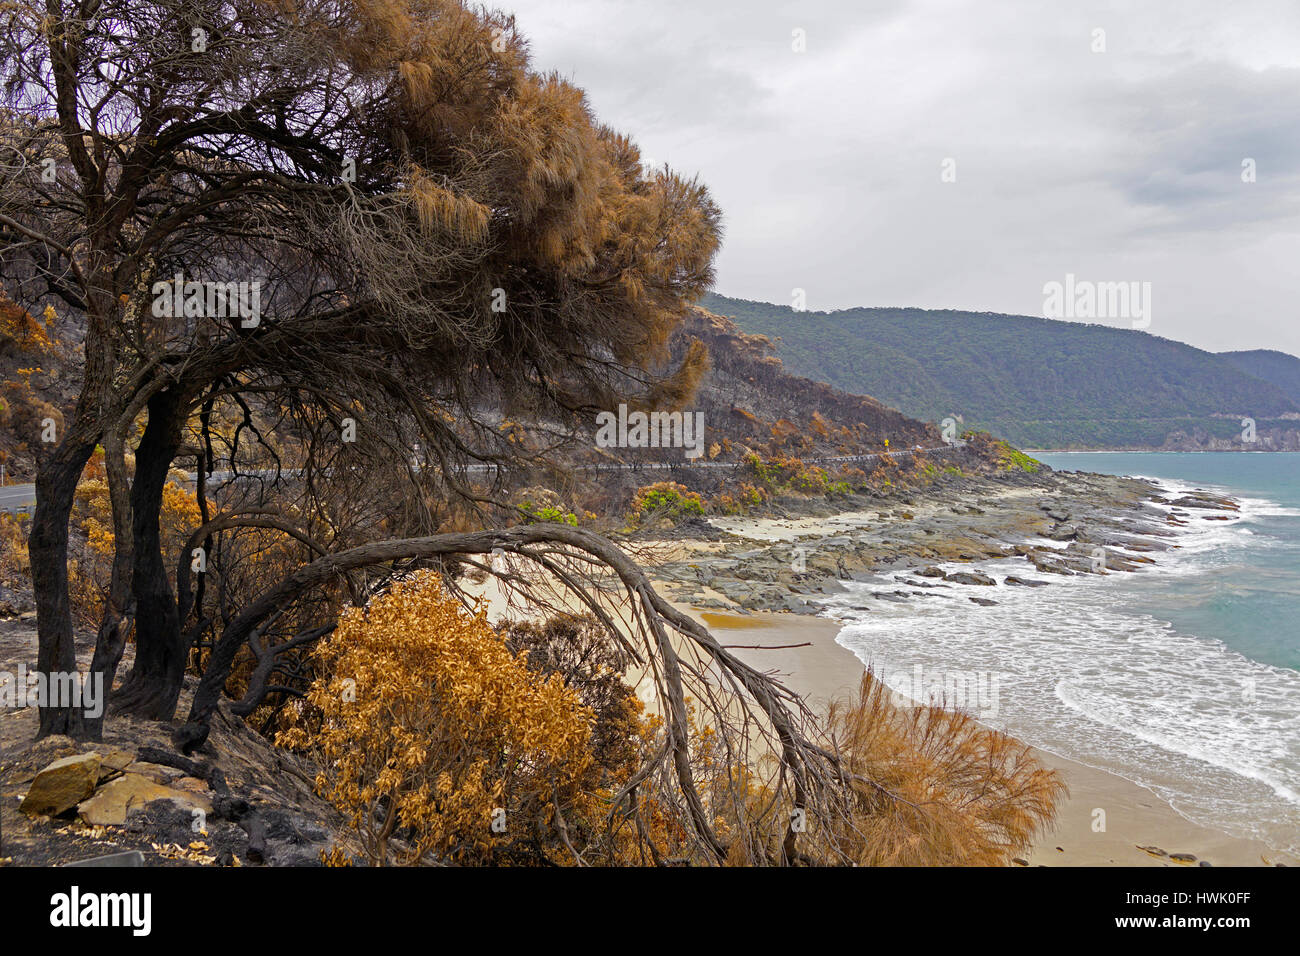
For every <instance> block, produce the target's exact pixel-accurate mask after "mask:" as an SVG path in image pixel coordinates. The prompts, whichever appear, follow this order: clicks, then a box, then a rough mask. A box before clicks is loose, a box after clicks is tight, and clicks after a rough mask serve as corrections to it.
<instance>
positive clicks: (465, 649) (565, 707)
mask: <svg viewBox="0 0 1300 956" xmlns="http://www.w3.org/2000/svg"><path fill="white" fill-rule="evenodd" d="M317 657H318V662H319V664H320V668H321V670H320V672H321V674H322V675H323V676H322V677H320V678H319V679H318V680H316V681H315V682H314V683H313V684H312V686H311V688H310V690H309V691H308V693H307V696H306V701H305V705H304V706H303V707H302V708H300V710H299V712H298V714H297V716H296V719H295V720H294V722H293V724H292V725H291V726H290V727H289V728H288V729H287V730H285V731H283V732H281V733H280V734H279V735H278V736H277V742H278V743H280V744H281V745H282V746H287V747H293V748H296V749H300V750H305V751H307V752H308V753H310V754H311V755H312V756H313V757H314V758H315V760H316V762H317V764H318V766H319V767H320V768H321V770H320V773H319V774H318V776H317V778H316V785H317V787H318V789H319V792H320V793H321V794H322V795H323V796H324V797H325V798H326V799H328V800H329V801H330V802H331V803H333V804H334V805H335V806H336V807H338V808H339V809H340V810H341V811H342V812H343V813H344V814H345V815H346V816H347V817H348V818H349V820H350V821H351V824H352V826H353V827H354V828H355V831H356V834H357V838H358V840H359V843H360V845H361V850H362V852H363V854H364V856H365V857H366V859H367V860H368V861H369V862H370V863H371V864H372V865H388V864H398V865H418V864H421V863H431V862H435V861H447V862H456V863H502V862H513V861H517V860H520V859H524V860H527V861H529V862H532V861H537V860H536V853H537V852H538V847H539V846H540V847H541V848H542V851H543V852H546V853H547V855H548V857H549V856H550V855H551V853H553V854H554V859H552V860H550V862H555V863H563V862H565V859H564V856H565V855H566V852H567V851H566V849H565V848H564V845H563V834H564V833H565V831H566V829H567V824H566V823H565V820H566V819H568V818H570V817H581V816H587V815H589V814H590V807H588V805H587V804H588V801H589V800H590V799H591V798H590V797H589V796H588V794H587V793H585V792H584V791H583V789H582V787H581V783H582V782H583V781H584V779H585V778H587V776H588V773H589V769H590V766H591V763H592V761H593V759H594V757H593V754H592V751H591V747H590V739H591V731H592V721H593V715H592V712H591V710H590V709H588V708H586V707H584V706H583V705H582V703H581V702H580V700H579V697H578V694H577V692H576V691H575V690H574V689H572V688H570V687H566V686H565V684H564V682H563V680H561V679H560V678H559V677H558V676H557V675H551V676H549V677H543V676H542V675H539V674H537V673H534V672H533V671H530V670H529V668H528V667H527V664H526V662H525V661H524V660H522V659H521V658H518V657H516V656H515V655H513V654H512V653H511V652H510V650H509V649H508V648H507V646H506V644H505V642H504V641H503V639H502V637H501V636H500V635H498V634H497V633H496V632H495V631H494V630H493V628H492V626H491V625H490V624H489V623H488V620H487V616H486V612H485V611H484V610H483V609H480V610H479V611H478V612H477V613H474V614H470V613H468V612H467V611H466V610H465V609H464V608H463V607H462V606H461V605H460V604H459V603H458V602H457V601H456V600H454V599H453V598H452V597H450V596H449V595H447V594H446V593H445V591H444V590H443V587H442V582H441V579H440V578H439V577H438V575H437V574H434V573H432V572H418V573H416V574H414V575H412V576H411V577H409V578H407V579H405V580H403V581H400V582H398V583H397V584H395V585H394V586H393V587H392V588H390V589H389V590H388V591H387V592H386V593H385V594H383V595H381V596H379V597H377V598H375V599H374V600H373V601H371V602H370V604H369V606H368V607H366V608H352V609H349V610H347V611H346V612H344V614H343V615H342V616H341V618H340V619H339V624H338V627H337V628H336V630H335V631H334V633H333V634H332V635H331V636H330V637H329V639H327V640H326V641H324V642H323V643H322V644H321V646H320V647H319V648H318V650H317ZM494 824H496V826H495V827H494ZM529 854H532V858H531V859H529ZM537 862H540V861H537Z"/></svg>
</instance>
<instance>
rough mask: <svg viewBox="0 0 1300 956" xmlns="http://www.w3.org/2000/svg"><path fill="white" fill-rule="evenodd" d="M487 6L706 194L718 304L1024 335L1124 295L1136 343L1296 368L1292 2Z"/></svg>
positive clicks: (1299, 139) (1297, 203)
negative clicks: (1047, 289)
mask: <svg viewBox="0 0 1300 956" xmlns="http://www.w3.org/2000/svg"><path fill="white" fill-rule="evenodd" d="M495 5H496V6H499V7H500V8H502V9H505V10H511V11H513V12H514V13H515V14H516V15H517V18H518V23H519V27H520V30H521V32H522V33H523V34H524V35H525V36H526V37H528V38H529V39H530V40H531V44H532V50H533V57H534V63H535V65H536V66H537V67H538V68H539V69H544V70H551V69H553V70H557V71H558V72H560V73H561V74H562V75H564V76H565V77H567V78H569V79H570V80H572V81H573V82H575V83H577V84H578V85H579V86H582V87H583V88H585V89H586V90H587V92H588V96H589V98H590V101H591V104H592V106H593V107H594V109H595V111H596V114H597V116H598V117H599V118H600V119H601V120H602V121H603V122H606V123H608V124H609V125H611V126H614V127H616V128H618V129H620V130H623V131H624V132H627V133H630V134H631V135H632V136H633V137H634V138H635V139H636V140H637V142H638V143H639V144H640V146H641V149H642V153H643V154H644V155H645V156H647V157H649V158H650V159H652V160H653V161H654V162H655V163H663V162H667V163H669V164H670V165H671V166H672V167H673V168H674V169H675V170H677V171H678V172H681V173H685V174H687V175H696V174H698V175H699V176H700V177H701V179H702V180H703V181H704V182H706V183H707V184H708V185H709V187H710V189H711V190H712V192H713V194H714V196H715V198H716V199H717V201H718V203H719V205H720V206H721V207H722V209H723V212H724V215H725V227H726V237H725V241H724V245H723V249H722V252H721V254H720V256H719V259H718V283H717V291H719V292H721V293H723V294H725V295H733V296H739V297H743V298H749V299H760V300H764V301H769V302H781V303H790V302H791V296H792V290H793V289H796V288H801V289H804V290H806V296H807V307H808V308H810V309H837V308H848V307H851V306H858V305H875V306H919V307H923V308H956V309H969V310H974V311H994V312H1014V313H1023V314H1028V315H1042V314H1043V310H1044V301H1045V295H1044V291H1043V290H1044V285H1045V284H1046V283H1049V282H1053V281H1056V282H1062V283H1063V282H1064V281H1065V277H1066V275H1067V274H1073V275H1075V276H1076V278H1077V279H1078V280H1085V281H1094V282H1115V281H1134V282H1150V283H1151V310H1150V325H1149V326H1148V327H1147V330H1148V331H1150V332H1152V333H1153V334H1157V335H1163V336H1166V337H1168V338H1174V339H1179V340H1182V341H1186V342H1190V343H1192V344H1193V345H1197V346H1199V347H1201V348H1207V349H1211V350H1215V351H1218V350H1224V349H1246V348H1276V349H1282V350H1284V351H1289V352H1292V353H1293V354H1300V3H1297V2H1296V0H1245V2H1243V0H1233V2H1231V3H1227V2H1224V0H1141V2H1138V0H1129V2H1101V0H1099V2H1072V3H1070V4H1068V8H1067V5H1065V4H1057V3H1049V2H1044V0H802V2H780V0H513V2H510V0H507V2H501V3H498V4H495ZM796 30H801V31H804V36H805V37H806V50H805V52H802V53H797V52H795V51H794V49H792V47H793V46H794V45H795V42H796V41H795V37H794V31H796ZM1098 30H1102V31H1104V37H1099V35H1098V34H1097V33H1096V32H1095V31H1098ZM1099 40H1102V41H1104V47H1105V49H1104V52H1094V47H1095V46H1097V45H1099ZM949 159H951V160H952V161H953V163H952V164H951V165H950V166H949V169H955V174H956V180H955V182H944V181H943V177H942V174H943V171H944V162H945V160H949ZM1247 159H1251V160H1253V161H1254V166H1255V170H1256V181H1255V182H1253V183H1246V182H1243V181H1242V179H1243V175H1242V174H1243V165H1242V164H1243V161H1244V160H1247ZM1098 321H1105V322H1106V324H1111V325H1116V326H1124V327H1127V326H1129V325H1132V322H1131V321H1126V320H1124V319H1119V318H1117V319H1098Z"/></svg>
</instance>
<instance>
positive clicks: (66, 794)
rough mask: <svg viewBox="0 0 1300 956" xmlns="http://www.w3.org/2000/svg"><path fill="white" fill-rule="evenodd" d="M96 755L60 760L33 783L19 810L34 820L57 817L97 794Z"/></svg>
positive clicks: (97, 760) (73, 756) (47, 768)
mask: <svg viewBox="0 0 1300 956" xmlns="http://www.w3.org/2000/svg"><path fill="white" fill-rule="evenodd" d="M99 765H100V756H99V754H97V753H87V754H73V755H72V756H69V757H60V758H59V759H58V760H55V761H54V762H53V763H51V764H49V765H48V766H46V767H45V768H44V769H43V770H41V771H40V773H38V774H37V775H36V777H35V779H33V780H32V785H31V787H30V788H29V789H28V791H27V795H26V796H24V797H23V802H22V804H21V805H20V806H19V808H18V809H19V810H21V811H22V812H23V813H26V814H30V815H33V816H58V815H59V814H61V813H65V812H67V811H68V810H71V809H72V808H73V807H75V806H76V805H77V804H79V803H80V802H81V801H82V800H85V799H86V798H87V797H89V796H90V795H91V794H92V793H94V792H95V786H96V785H97V784H98V783H99Z"/></svg>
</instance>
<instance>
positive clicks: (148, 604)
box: [112, 391, 189, 720]
mask: <svg viewBox="0 0 1300 956" xmlns="http://www.w3.org/2000/svg"><path fill="white" fill-rule="evenodd" d="M185 412H186V404H185V402H184V400H183V397H182V396H181V395H180V394H178V393H176V392H172V391H166V392H160V393H159V394H157V395H155V396H154V397H153V398H152V399H150V401H149V423H148V424H147V425H146V426H145V430H144V435H143V436H141V438H140V445H139V447H137V448H136V453H135V481H134V483H133V484H132V486H131V519H132V520H131V525H132V539H133V541H132V546H133V550H134V554H133V560H132V571H131V592H132V597H133V599H134V602H135V666H134V667H133V668H132V669H131V673H130V674H129V675H128V676H127V679H126V680H125V681H124V682H123V684H122V687H121V689H120V690H119V691H118V692H117V693H116V694H114V695H113V699H112V705H113V710H114V711H115V712H118V713H129V714H135V715H136V716H139V717H145V718H148V719H151V720H170V719H171V718H172V716H173V714H174V713H175V711H176V700H177V698H178V697H179V696H180V692H181V683H182V681H183V679H184V677H185V663H186V658H187V656H188V653H189V648H188V647H187V646H186V645H185V641H184V640H183V638H182V636H181V628H180V616H179V614H178V611H177V607H176V594H175V592H174V591H173V590H172V586H171V582H170V581H169V580H168V579H167V567H166V563H165V562H164V560H163V553H162V534H161V531H162V529H161V515H162V497H163V488H164V486H165V485H166V483H167V471H168V469H169V468H170V467H171V463H172V461H174V460H175V458H176V454H177V452H178V451H179V449H180V444H181V426H182V425H183V423H184V421H185Z"/></svg>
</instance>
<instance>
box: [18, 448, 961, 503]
mask: <svg viewBox="0 0 1300 956" xmlns="http://www.w3.org/2000/svg"><path fill="white" fill-rule="evenodd" d="M964 445H965V442H960V443H958V442H954V443H953V445H952V446H949V447H943V446H940V447H938V448H926V449H925V451H926V452H927V453H928V454H936V453H937V454H944V453H947V452H952V451H957V450H959V449H960V448H961V447H962V446H964ZM891 454H892V455H893V456H894V457H895V458H906V457H908V456H910V455H911V454H912V449H910V448H908V449H899V450H897V451H894V452H892V453H891ZM879 458H880V454H879V453H877V454H870V455H845V456H840V457H835V458H805V459H803V460H804V461H806V462H810V463H818V464H830V463H844V462H867V461H875V460H878V459H879ZM495 467H496V466H495V465H471V466H470V467H469V470H470V471H487V470H490V469H493V468H495ZM737 467H739V464H738V463H737V462H720V461H690V460H683V461H681V462H659V461H656V462H644V463H640V462H620V463H617V464H614V463H611V464H607V465H587V466H580V467H579V468H577V469H575V470H578V471H659V470H665V471H666V470H676V469H678V468H737ZM285 474H286V475H287V474H290V473H289V472H286V473H285ZM274 475H275V472H274V471H265V472H253V473H251V474H246V475H245V476H244V477H256V476H264V477H274ZM230 477H231V476H230V473H229V472H214V473H213V476H212V478H213V480H214V482H215V483H218V484H221V483H224V482H226V481H229V480H230ZM194 479H195V476H194V475H192V474H191V475H190V480H191V481H193V480H194ZM35 506H36V486H35V485H4V486H2V487H0V511H15V512H22V511H30V510H31V509H32V508H34V507H35Z"/></svg>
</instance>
